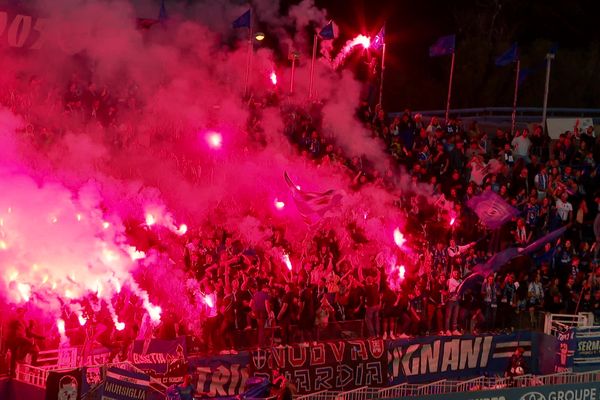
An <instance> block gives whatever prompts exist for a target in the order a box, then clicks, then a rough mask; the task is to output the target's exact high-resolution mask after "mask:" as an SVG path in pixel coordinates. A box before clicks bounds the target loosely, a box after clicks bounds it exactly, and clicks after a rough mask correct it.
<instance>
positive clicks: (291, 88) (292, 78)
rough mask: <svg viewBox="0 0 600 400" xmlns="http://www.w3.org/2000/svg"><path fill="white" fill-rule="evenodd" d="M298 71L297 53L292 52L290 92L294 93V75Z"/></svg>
mask: <svg viewBox="0 0 600 400" xmlns="http://www.w3.org/2000/svg"><path fill="white" fill-rule="evenodd" d="M295 73H296V55H295V54H294V53H293V52H292V76H291V78H290V94H292V93H294V75H295Z"/></svg>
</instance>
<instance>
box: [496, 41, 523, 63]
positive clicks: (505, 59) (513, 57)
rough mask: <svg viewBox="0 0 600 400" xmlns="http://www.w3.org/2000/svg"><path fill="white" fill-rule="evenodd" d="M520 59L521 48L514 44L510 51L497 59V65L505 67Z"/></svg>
mask: <svg viewBox="0 0 600 400" xmlns="http://www.w3.org/2000/svg"><path fill="white" fill-rule="evenodd" d="M518 59H519V47H518V46H517V44H516V43H514V44H513V45H512V46H511V47H510V49H508V50H507V51H506V52H505V53H504V54H502V55H501V56H500V57H498V58H496V65H497V66H498V67H504V66H505V65H508V64H511V63H513V62H515V61H517V60H518Z"/></svg>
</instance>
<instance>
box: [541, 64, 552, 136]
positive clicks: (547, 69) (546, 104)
mask: <svg viewBox="0 0 600 400" xmlns="http://www.w3.org/2000/svg"><path fill="white" fill-rule="evenodd" d="M552 60H554V54H553V53H548V54H546V84H545V86H544V106H543V108H542V129H543V130H546V113H547V111H548V93H549V92H550V67H551V65H552Z"/></svg>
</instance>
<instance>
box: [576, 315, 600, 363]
mask: <svg viewBox="0 0 600 400" xmlns="http://www.w3.org/2000/svg"><path fill="white" fill-rule="evenodd" d="M574 347H575V349H574V355H573V368H574V369H575V370H576V371H582V370H588V371H589V370H593V369H600V326H592V327H586V328H576V330H575V346H574Z"/></svg>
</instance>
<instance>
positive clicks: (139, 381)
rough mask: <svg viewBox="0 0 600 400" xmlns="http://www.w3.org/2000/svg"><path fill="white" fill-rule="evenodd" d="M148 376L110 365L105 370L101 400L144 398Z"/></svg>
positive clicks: (142, 399) (148, 382) (139, 399)
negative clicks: (110, 366)
mask: <svg viewBox="0 0 600 400" xmlns="http://www.w3.org/2000/svg"><path fill="white" fill-rule="evenodd" d="M149 387H150V377H149V376H148V375H146V374H142V373H139V372H131V371H127V370H124V369H121V368H116V367H112V368H109V369H108V370H107V371H106V380H105V381H104V392H103V394H102V400H145V399H146V394H147V392H148V388H149Z"/></svg>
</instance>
